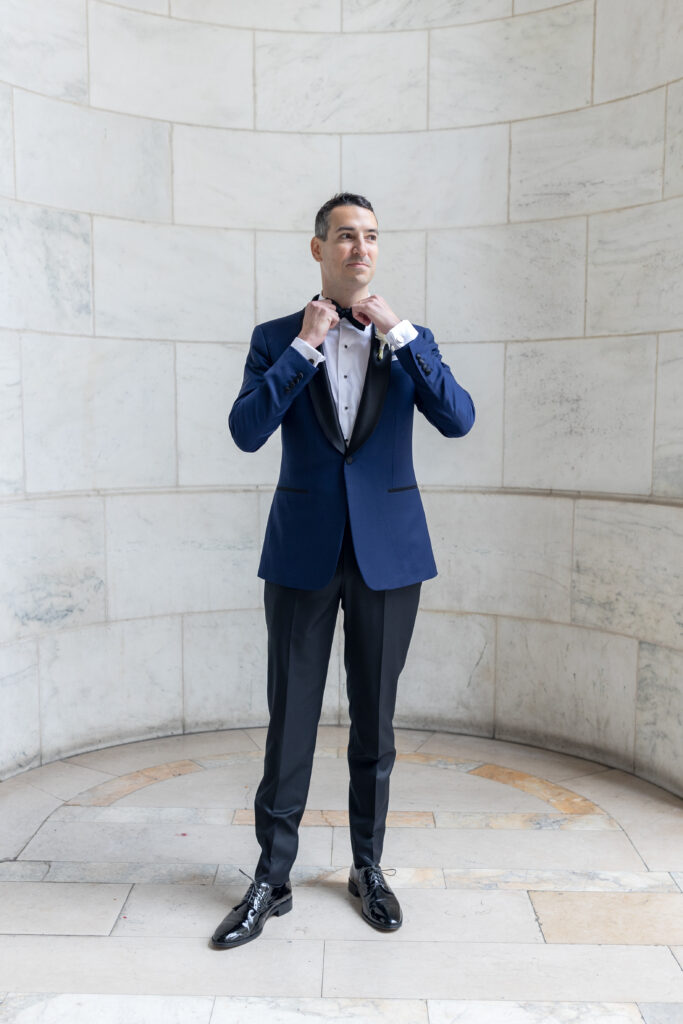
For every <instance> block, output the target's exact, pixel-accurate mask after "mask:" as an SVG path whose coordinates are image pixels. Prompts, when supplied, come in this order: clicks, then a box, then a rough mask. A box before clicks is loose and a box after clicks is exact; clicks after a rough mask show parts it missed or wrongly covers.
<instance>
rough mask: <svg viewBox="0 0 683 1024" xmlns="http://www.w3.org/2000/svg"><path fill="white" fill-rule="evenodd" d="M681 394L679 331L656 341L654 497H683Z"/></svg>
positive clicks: (682, 348) (682, 351) (682, 370)
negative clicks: (661, 495) (660, 495)
mask: <svg viewBox="0 0 683 1024" xmlns="http://www.w3.org/2000/svg"><path fill="white" fill-rule="evenodd" d="M681 393H683V332H682V333H679V334H664V335H661V336H660V338H659V358H658V363H657V410H656V416H655V448H654V473H653V483H652V489H653V491H654V492H655V494H666V495H671V496H672V497H679V498H680V497H683V436H682V435H681V412H680V395H681Z"/></svg>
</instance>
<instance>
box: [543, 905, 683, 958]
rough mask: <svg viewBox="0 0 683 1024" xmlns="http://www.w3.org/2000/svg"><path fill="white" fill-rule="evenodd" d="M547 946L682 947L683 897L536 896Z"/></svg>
mask: <svg viewBox="0 0 683 1024" xmlns="http://www.w3.org/2000/svg"><path fill="white" fill-rule="evenodd" d="M530 896H531V901H532V903H533V905H534V907H535V909H536V913H537V914H538V920H539V924H540V925H541V928H542V930H543V934H544V936H545V939H546V942H564V943H567V942H578V943H584V944H586V943H597V944H605V945H609V944H613V945H619V944H624V943H628V944H629V945H631V944H632V945H636V946H638V945H640V946H654V945H665V946H670V945H674V944H675V943H683V893H679V894H678V895H676V894H674V893H671V894H669V893H635V892H624V893H608V892H602V893H572V892H555V893H550V892H532V893H530Z"/></svg>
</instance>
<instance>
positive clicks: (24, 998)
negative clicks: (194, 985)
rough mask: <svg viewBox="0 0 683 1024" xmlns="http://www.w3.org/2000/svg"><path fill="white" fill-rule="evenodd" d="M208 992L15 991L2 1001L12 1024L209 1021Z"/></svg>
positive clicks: (2, 1016)
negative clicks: (42, 992)
mask: <svg viewBox="0 0 683 1024" xmlns="http://www.w3.org/2000/svg"><path fill="white" fill-rule="evenodd" d="M212 1008H213V999H212V998H211V997H207V996H198V997H195V996H150V995H139V996H130V995H115V996H109V995H84V994H80V995H73V994H71V993H69V994H68V995H66V994H65V995H16V994H14V993H11V994H10V995H9V996H8V997H7V999H6V1000H5V1002H4V1003H3V1004H2V1005H0V1022H5V1021H7V1022H8V1024H9V1022H10V1021H11V1022H12V1024H157V1022H160V1021H163V1024H209V1021H210V1020H211V1010H212Z"/></svg>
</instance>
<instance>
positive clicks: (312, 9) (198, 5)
mask: <svg viewBox="0 0 683 1024" xmlns="http://www.w3.org/2000/svg"><path fill="white" fill-rule="evenodd" d="M164 2H166V0H164ZM168 2H169V3H170V9H171V14H172V15H173V17H174V18H187V19H188V20H190V21H208V22H212V23H213V24H215V25H216V24H217V25H221V24H222V25H231V26H233V27H240V28H264V29H271V30H275V29H281V30H282V31H283V32H293V31H296V30H297V29H298V30H300V31H302V32H336V31H338V30H339V29H340V28H341V25H340V22H341V16H340V9H339V0H287V3H285V4H283V3H282V0H258V3H257V4H244V3H242V0H168Z"/></svg>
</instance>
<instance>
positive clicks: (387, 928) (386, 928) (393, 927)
mask: <svg viewBox="0 0 683 1024" xmlns="http://www.w3.org/2000/svg"><path fill="white" fill-rule="evenodd" d="M349 892H350V893H351V895H352V896H358V898H359V899H360V892H359V890H358V886H357V885H356V883H355V882H352V881H351V879H350V878H349ZM361 917H362V918H363V920H364V921H367V922H368V924H371V925H372V927H373V928H376V929H377V931H378V932H395V931H397V930H398V929H399V928H400V927H401V925H402V924H403V916H401V920H400V921H399V922H398V924H388V925H387V924H377V922H376V921H373V920H372V918H370V917H368V916H367V914H366V913H365V911H364V910H361Z"/></svg>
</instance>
